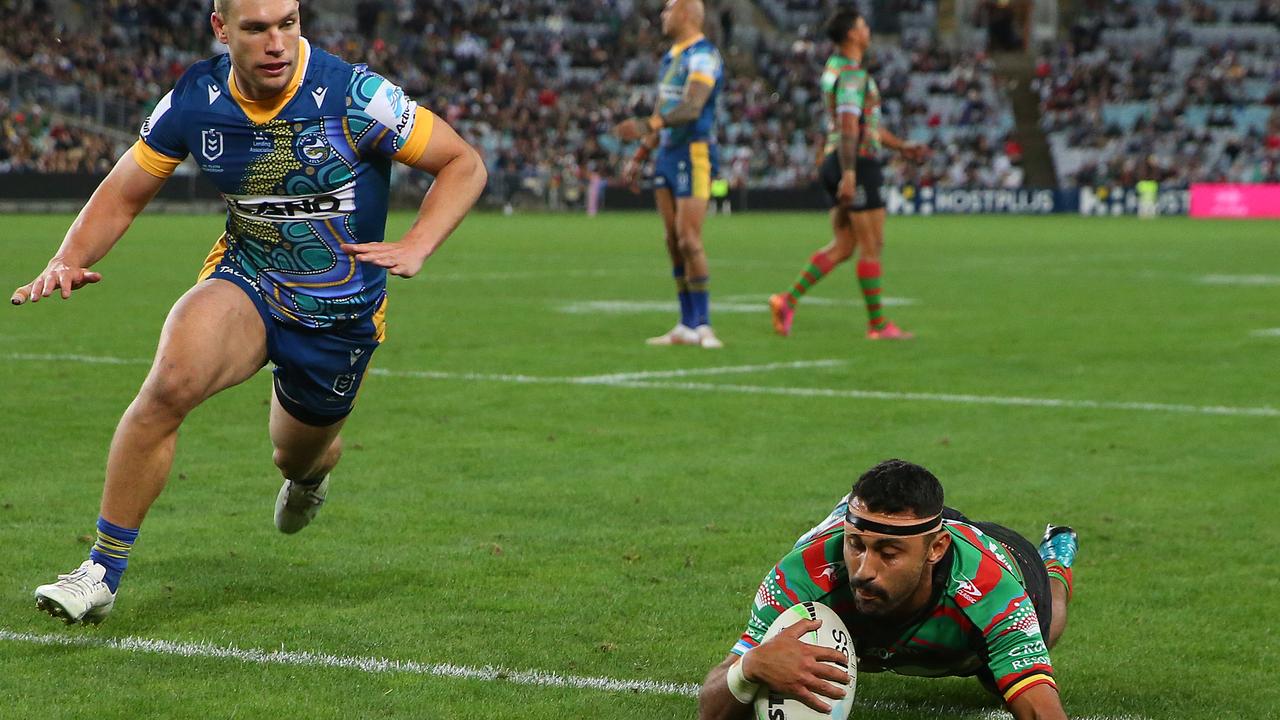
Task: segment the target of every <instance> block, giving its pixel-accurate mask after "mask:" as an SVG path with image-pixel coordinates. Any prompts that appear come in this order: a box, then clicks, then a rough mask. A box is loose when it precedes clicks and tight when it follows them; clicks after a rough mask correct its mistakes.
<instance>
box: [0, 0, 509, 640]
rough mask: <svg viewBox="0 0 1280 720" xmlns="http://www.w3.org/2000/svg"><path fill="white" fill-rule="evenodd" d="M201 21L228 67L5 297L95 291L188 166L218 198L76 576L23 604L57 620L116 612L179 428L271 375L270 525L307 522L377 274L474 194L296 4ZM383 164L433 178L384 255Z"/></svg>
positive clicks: (210, 77)
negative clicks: (134, 227) (323, 45)
mask: <svg viewBox="0 0 1280 720" xmlns="http://www.w3.org/2000/svg"><path fill="white" fill-rule="evenodd" d="M210 20H211V23H212V26H213V33H214V36H215V37H216V38H217V39H218V40H219V41H220V42H222V43H223V44H225V45H227V47H228V49H229V54H228V55H223V56H219V57H216V58H213V59H209V60H204V61H202V62H198V63H196V64H194V65H192V66H191V67H190V68H188V69H187V71H186V73H185V74H184V75H183V76H182V77H181V78H180V79H179V80H178V82H177V85H176V86H175V87H174V88H173V90H172V91H171V92H170V93H169V94H167V95H165V96H164V98H163V99H161V101H160V102H159V104H158V105H157V106H156V108H155V110H154V111H153V112H152V113H151V116H150V117H149V118H147V120H146V122H144V123H143V125H142V130H141V138H140V140H139V141H138V142H137V143H136V144H135V145H134V146H133V148H132V149H131V150H130V151H129V152H127V153H125V155H124V156H123V157H121V158H120V160H119V162H117V163H116V166H115V168H114V169H113V170H112V171H111V173H110V174H109V175H108V176H107V178H106V179H105V180H104V181H103V182H102V184H101V185H100V186H99V187H98V189H97V191H96V192H94V194H93V196H92V197H91V198H90V199H89V202H88V203H87V204H86V205H85V207H84V209H83V210H81V212H80V215H79V217H78V218H77V219H76V221H75V222H74V223H73V224H72V226H71V229H70V230H69V231H68V232H67V235H66V238H65V239H64V240H63V242H62V246H61V247H60V248H59V250H58V252H57V253H56V254H55V255H54V256H53V259H52V260H50V261H49V264H48V266H47V267H46V268H45V270H44V271H43V272H41V273H40V275H39V276H37V277H36V279H35V280H33V281H32V282H31V283H29V284H27V285H25V286H23V287H20V288H18V289H17V290H16V291H15V292H14V294H13V298H12V303H13V304H15V305H22V304H24V303H26V302H28V301H30V302H33V303H34V302H38V301H39V300H40V299H41V298H47V297H49V296H50V295H51V294H52V293H53V292H54V291H59V292H60V294H61V295H62V297H63V298H64V299H66V298H69V297H71V293H72V292H73V291H74V290H78V289H80V288H81V287H83V286H84V285H86V284H88V283H96V282H98V281H100V280H101V279H102V276H101V275H100V274H99V273H97V272H94V271H92V270H90V269H89V268H91V267H93V265H94V264H95V263H97V262H98V261H99V260H101V259H102V257H103V256H105V255H106V254H107V252H108V251H109V250H110V249H111V248H112V247H113V246H114V245H115V243H116V241H118V240H119V239H120V237H121V236H122V235H123V234H124V233H125V231H126V230H127V229H128V228H129V225H130V224H131V223H132V222H133V220H134V218H135V217H136V216H137V215H138V213H140V212H141V211H142V209H143V208H144V207H145V206H146V205H147V203H148V202H149V201H150V200H151V198H152V197H153V196H154V195H155V194H156V192H157V191H158V190H159V189H160V187H161V186H162V185H163V184H164V182H165V179H166V178H167V177H168V176H169V175H170V173H172V172H173V170H174V168H176V167H177V166H178V164H179V163H181V162H182V160H183V159H184V158H185V157H186V156H187V155H192V156H194V158H195V160H196V162H197V163H199V165H200V167H201V170H202V171H203V172H204V173H205V175H206V177H208V178H209V179H210V180H211V181H213V183H214V184H215V185H217V187H218V189H219V190H220V191H221V193H222V195H223V197H224V198H225V200H226V203H227V220H226V229H225V231H224V232H223V234H222V236H221V238H219V239H218V241H217V243H216V244H215V245H214V247H213V250H212V252H211V253H210V254H209V257H208V258H207V259H206V261H205V263H204V268H203V270H201V272H200V274H199V279H198V281H197V283H196V285H195V286H194V287H192V288H191V289H190V290H188V291H187V292H186V294H184V295H183V296H182V298H181V299H180V300H178V302H177V304H175V305H174V306H173V309H172V310H171V311H170V312H169V316H168V318H167V319H166V321H165V324H164V329H163V331H162V332H161V335H160V344H159V347H158V349H157V350H156V356H155V362H154V364H153V365H152V367H151V371H150V373H149V374H148V376H147V379H146V381H145V382H144V383H143V385H142V389H141V390H140V391H139V393H138V396H137V397H136V398H135V399H134V401H133V403H132V404H131V405H130V406H129V409H128V410H127V411H126V412H125V414H124V417H123V418H121V420H120V423H119V425H118V426H117V428H116V432H115V437H114V438H113V439H112V442H111V449H110V453H109V455H108V458H107V472H106V484H105V487H104V489H103V494H102V505H101V514H100V515H99V517H98V524H97V540H96V542H95V544H94V546H93V548H92V550H90V553H89V559H88V560H86V561H85V562H84V563H83V564H81V565H80V567H79V568H77V569H75V570H73V571H72V572H70V573H67V574H65V575H60V576H59V577H58V580H57V581H56V582H53V583H50V584H48V585H41V586H40V587H39V588H37V589H36V592H35V595H36V603H37V605H38V607H40V608H41V609H43V610H45V611H47V612H49V613H50V614H52V615H54V616H55V617H60V618H62V619H63V620H64V621H66V622H67V623H76V622H99V621H101V620H102V619H103V618H105V617H106V616H107V614H108V613H109V612H110V611H111V609H112V607H113V606H114V603H115V598H116V592H117V589H118V587H119V583H120V576H121V574H122V573H123V572H124V570H125V567H126V565H127V563H128V558H129V553H130V550H131V548H132V546H133V543H134V541H135V540H136V539H137V536H138V528H139V527H140V526H141V524H142V520H143V518H144V517H145V516H146V513H147V510H148V509H149V508H150V507H151V504H152V503H153V502H154V501H155V499H156V497H157V496H158V495H159V494H160V492H161V490H163V489H164V486H165V481H166V479H167V476H168V474H169V469H170V466H171V465H172V462H173V455H174V446H175V444H176V441H177V432H178V428H179V426H180V425H181V424H182V421H183V419H184V418H185V417H186V416H187V414H188V413H190V412H191V411H192V410H193V409H195V407H196V406H198V405H200V404H201V403H202V402H204V401H205V400H206V399H208V398H209V397H211V396H212V395H214V394H215V393H218V392H220V391H222V390H224V389H226V388H229V387H231V386H233V385H238V384H240V383H242V382H244V381H245V380H247V379H249V378H250V377H252V376H253V375H254V374H256V373H257V372H258V370H259V369H260V368H262V367H263V366H264V365H265V364H266V363H267V362H268V361H270V362H272V363H273V364H274V365H275V369H274V372H273V375H274V386H273V387H274V392H273V393H272V395H271V413H270V422H269V429H270V435H271V442H272V445H273V448H274V451H273V460H274V462H275V465H276V466H277V467H278V468H279V470H280V472H281V474H282V475H283V476H284V483H283V485H282V487H281V489H280V492H279V494H278V495H277V498H276V505H275V525H276V527H277V528H278V529H279V530H280V531H281V532H285V533H294V532H297V531H299V530H301V529H302V528H303V527H304V526H306V525H307V524H308V523H309V522H310V521H311V519H312V518H313V517H314V516H315V514H316V512H317V511H318V510H319V508H320V506H321V504H322V503H324V500H325V496H326V493H327V491H328V487H329V471H330V470H332V469H333V467H334V465H336V464H337V462H338V458H339V456H340V455H341V452H342V442H341V438H340V437H339V431H340V430H341V428H342V425H343V422H344V421H345V419H346V417H347V415H348V413H350V412H351V408H352V403H353V402H354V400H355V397H356V393H357V391H358V390H359V387H360V382H361V380H362V379H363V378H364V374H365V370H366V369H367V368H368V365H369V359H370V357H371V356H372V355H373V353H374V351H375V350H376V349H377V348H378V346H379V344H380V343H381V342H382V340H383V339H384V312H385V310H386V276H387V273H388V272H390V273H391V274H393V275H399V276H401V277H406V278H407V277H412V276H413V275H415V274H417V273H418V271H419V270H420V269H421V268H422V265H423V262H425V261H426V259H427V258H429V257H430V256H431V254H432V253H434V252H435V251H436V249H437V248H439V246H440V244H441V243H443V242H444V240H445V238H447V237H448V236H449V234H450V233H451V232H453V230H454V228H456V227H457V226H458V224H459V223H460V222H461V221H462V218H463V216H464V215H466V213H467V211H468V210H469V209H470V208H471V206H472V204H473V203H474V202H475V200H476V198H477V197H479V195H480V192H481V191H482V190H483V189H484V185H485V181H486V173H485V169H484V164H483V163H482V162H481V160H480V157H479V155H477V153H476V152H475V151H474V150H473V149H472V148H471V147H470V146H469V145H467V143H465V142H463V141H462V140H461V139H460V138H459V137H458V135H457V134H456V133H455V132H454V131H453V130H452V129H451V128H450V127H449V126H448V125H447V124H445V123H444V122H443V121H442V120H440V119H439V118H437V117H436V116H435V115H433V114H432V113H431V112H430V111H428V110H427V109H426V108H423V107H420V106H418V105H417V104H416V103H415V102H414V101H413V100H411V99H409V98H407V97H405V95H404V92H403V91H402V90H401V89H400V88H399V87H397V86H395V85H394V84H392V83H391V82H389V81H388V80H386V79H384V78H382V77H380V76H379V75H377V74H376V73H373V72H370V71H369V70H368V69H367V68H365V67H364V66H363V65H355V66H353V65H350V64H348V63H346V62H344V61H342V60H341V59H339V58H337V57H334V56H333V55H330V54H328V53H326V52H324V51H322V50H318V49H316V48H312V47H311V46H310V44H309V43H308V42H307V40H306V39H305V38H304V37H302V34H301V18H300V16H299V7H298V1H297V0H216V1H215V3H214V12H213V14H212V15H211V18H210ZM393 160H394V161H397V162H401V163H404V164H407V165H411V166H413V167H415V168H420V169H422V170H426V171H427V172H430V173H431V174H433V175H435V178H436V180H435V184H434V185H432V187H431V190H430V191H429V192H428V193H427V195H426V197H425V198H424V199H423V201H422V205H421V208H420V209H419V212H418V217H417V220H416V221H415V222H414V224H413V226H412V227H411V228H410V229H409V231H408V232H407V233H405V235H404V236H403V237H401V238H400V240H399V241H397V242H384V240H383V232H384V228H385V225H386V219H387V196H388V193H389V184H390V172H391V163H392V161H393Z"/></svg>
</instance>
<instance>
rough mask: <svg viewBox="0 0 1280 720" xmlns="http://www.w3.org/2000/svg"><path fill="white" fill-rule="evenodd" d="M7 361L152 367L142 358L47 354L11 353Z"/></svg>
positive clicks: (149, 362)
mask: <svg viewBox="0 0 1280 720" xmlns="http://www.w3.org/2000/svg"><path fill="white" fill-rule="evenodd" d="M4 357H5V359H6V360H26V361H30V362H82V363H93V364H97V365H150V364H151V361H150V360H144V359H142V358H118V357H107V356H101V355H69V354H47V353H9V354H8V355H5V356H4Z"/></svg>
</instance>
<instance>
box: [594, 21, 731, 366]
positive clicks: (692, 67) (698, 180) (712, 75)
mask: <svg viewBox="0 0 1280 720" xmlns="http://www.w3.org/2000/svg"><path fill="white" fill-rule="evenodd" d="M705 12H706V11H705V8H704V7H703V4H702V1H701V0H667V4H666V7H664V8H663V10H662V33H663V34H664V35H665V36H667V37H668V38H670V39H671V41H672V43H673V44H672V46H671V49H670V50H669V51H667V54H666V55H664V56H663V58H662V65H661V71H660V73H659V79H658V108H657V111H656V112H654V114H653V115H651V116H649V117H637V118H630V119H628V120H624V121H622V122H620V123H618V125H617V126H615V127H614V134H616V135H617V136H618V138H620V139H621V140H623V141H626V142H633V141H636V140H641V145H640V148H639V149H638V150H637V151H636V154H635V155H634V156H633V157H632V158H631V159H630V160H629V161H628V162H627V165H626V168H625V169H624V170H623V179H624V180H625V181H626V182H627V183H628V184H631V183H634V182H635V180H636V178H637V176H638V175H639V173H640V168H641V167H642V166H643V165H644V163H645V161H646V160H648V158H649V154H650V153H651V152H652V151H653V149H654V148H657V150H658V155H657V160H656V162H655V166H654V191H653V195H654V200H655V202H656V203H657V205H658V211H659V212H660V213H661V215H662V224H663V226H664V227H665V229H666V239H667V253H668V254H669V255H670V256H671V274H672V276H674V277H675V281H676V295H677V297H678V298H679V300H680V321H679V322H678V323H676V326H675V327H674V328H672V329H671V330H670V331H669V332H667V333H666V334H664V335H659V336H657V337H653V338H649V340H648V341H647V342H648V343H649V344H650V345H699V346H701V347H704V348H720V347H723V346H724V344H723V343H722V342H721V341H720V339H719V338H717V337H716V334H715V332H714V331H713V330H712V329H711V312H710V299H709V298H710V295H709V293H708V290H707V288H708V282H709V275H708V270H707V255H706V253H705V252H704V251H703V248H702V222H703V219H704V218H705V217H706V215H707V204H708V202H709V200H710V199H711V178H712V177H713V176H715V175H716V174H717V172H718V169H719V162H720V161H719V156H718V152H717V149H716V145H715V113H716V98H717V97H718V96H719V94H720V86H721V85H722V82H723V76H724V67H723V66H724V64H723V62H722V61H721V59H720V53H719V52H718V51H717V50H716V48H715V46H714V45H712V44H711V41H709V40H707V38H706V36H705V35H703V34H702V21H703V16H704V14H705Z"/></svg>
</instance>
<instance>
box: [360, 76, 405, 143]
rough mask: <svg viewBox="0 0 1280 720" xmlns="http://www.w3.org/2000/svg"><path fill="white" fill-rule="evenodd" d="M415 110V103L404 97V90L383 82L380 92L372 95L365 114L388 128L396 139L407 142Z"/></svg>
mask: <svg viewBox="0 0 1280 720" xmlns="http://www.w3.org/2000/svg"><path fill="white" fill-rule="evenodd" d="M417 108H418V105H417V103H415V102H414V101H413V100H410V99H409V98H406V97H405V96H404V90H401V89H400V88H399V87H396V86H395V85H393V84H391V83H389V82H384V83H383V84H382V90H381V91H380V92H378V93H376V94H375V95H374V97H373V100H371V101H370V102H369V107H367V108H365V112H367V113H369V117H371V118H373V119H374V120H377V121H378V122H380V123H382V124H383V125H384V126H386V127H388V128H390V129H391V131H392V132H394V133H395V134H396V136H397V137H399V138H400V139H402V140H407V139H408V138H409V136H410V135H412V134H413V126H414V118H415V117H416V111H417Z"/></svg>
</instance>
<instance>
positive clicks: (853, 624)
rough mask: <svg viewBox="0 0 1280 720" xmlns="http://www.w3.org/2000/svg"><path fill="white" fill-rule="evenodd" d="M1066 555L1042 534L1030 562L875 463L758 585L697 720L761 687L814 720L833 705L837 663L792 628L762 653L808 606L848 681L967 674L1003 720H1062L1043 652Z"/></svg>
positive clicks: (745, 700) (1068, 560)
mask: <svg viewBox="0 0 1280 720" xmlns="http://www.w3.org/2000/svg"><path fill="white" fill-rule="evenodd" d="M1077 549H1078V544H1077V541H1076V533H1075V531H1073V530H1072V529H1071V528H1069V527H1066V526H1054V525H1050V526H1049V527H1048V528H1047V529H1046V531H1045V535H1044V539H1043V540H1042V541H1041V543H1040V548H1039V551H1038V552H1037V550H1036V548H1034V547H1033V546H1032V545H1031V543H1030V542H1028V541H1027V540H1026V539H1024V538H1023V537H1022V536H1021V535H1019V534H1017V533H1016V532H1014V531H1012V530H1009V529H1008V528H1005V527H1002V526H1000V525H997V524H995V523H986V522H973V521H970V520H969V519H968V518H966V517H964V516H963V515H961V514H960V513H958V512H956V511H955V510H952V509H951V508H947V507H945V506H944V505H943V490H942V485H941V483H939V482H938V479H937V478H936V477H934V476H933V474H932V473H930V472H929V471H928V470H926V469H924V468H923V467H920V466H919V465H915V464H912V463H909V462H905V461H902V460H886V461H885V462H882V463H880V464H879V465H876V466H875V467H873V468H871V469H870V470H868V471H867V472H865V473H863V475H862V477H860V478H858V481H857V482H856V483H854V485H853V490H852V492H850V493H849V495H848V496H847V497H846V498H844V500H842V501H841V502H840V503H839V504H838V505H837V506H836V509H835V510H834V511H833V512H832V513H831V515H830V516H828V518H827V519H826V520H825V521H823V522H822V523H819V524H818V526H817V527H815V528H814V529H813V530H811V531H809V532H808V533H806V534H805V535H804V536H803V537H801V538H800V540H799V541H798V542H797V543H796V546H795V548H794V549H793V550H792V551H791V552H790V553H788V554H787V555H786V556H785V557H784V558H782V560H780V561H779V562H778V564H777V565H775V566H774V567H773V568H772V569H771V570H770V571H769V572H768V573H767V574H766V575H765V577H764V581H763V582H762V583H761V584H760V587H759V590H758V591H757V593H756V596H755V602H753V603H752V609H751V617H750V619H749V620H748V622H747V629H746V632H744V633H743V634H742V637H741V638H740V639H739V640H738V642H737V644H735V645H734V646H733V650H732V651H731V652H730V654H729V656H728V658H726V659H725V661H724V662H722V663H721V664H720V665H718V666H716V667H715V668H712V670H711V672H710V674H709V675H708V676H707V679H706V682H705V683H704V684H703V686H702V691H701V694H700V696H699V701H698V706H699V713H698V717H699V718H700V719H701V720H713V719H714V720H728V719H729V718H746V717H749V716H750V713H751V703H752V700H753V698H754V697H755V695H756V693H757V692H758V691H759V690H760V689H761V688H762V687H768V688H770V689H772V690H774V691H778V692H781V693H783V694H786V695H790V696H793V697H795V698H797V699H799V700H800V701H801V702H803V703H804V704H805V705H808V706H809V707H811V708H813V709H814V710H817V711H818V712H824V713H825V712H829V711H830V709H831V708H830V706H829V704H828V703H827V702H826V701H825V700H823V697H825V698H831V699H833V700H835V699H839V698H841V697H843V696H844V690H842V689H840V688H839V687H836V686H834V685H832V683H833V682H834V683H844V682H846V680H847V674H846V673H845V672H844V671H843V670H839V669H837V668H833V667H831V666H829V665H826V664H823V663H824V662H827V661H830V662H835V663H838V664H840V665H842V666H843V665H844V664H845V662H846V661H845V657H844V654H843V653H841V652H838V651H836V650H832V649H830V648H823V647H818V646H816V645H806V644H804V643H802V642H801V641H800V640H799V638H800V636H801V635H803V634H804V633H806V632H811V631H813V630H815V629H817V627H818V626H819V624H820V623H818V622H816V621H801V622H799V623H797V624H795V625H794V626H792V627H790V628H788V629H787V630H785V631H783V632H782V633H780V634H779V635H777V636H776V637H774V638H772V639H770V640H769V641H768V642H763V639H764V635H765V633H766V632H767V631H768V629H769V626H770V625H772V624H773V621H774V620H775V619H777V617H778V616H779V615H780V614H781V613H782V612H783V611H784V610H786V609H787V608H788V607H790V606H792V605H795V604H797V603H802V602H821V603H823V604H824V605H827V606H829V607H830V608H831V609H832V610H834V611H835V612H836V613H837V614H839V615H840V618H841V619H842V620H843V621H844V622H845V625H846V626H847V627H848V629H849V632H850V634H851V635H852V637H853V641H854V649H855V652H856V654H857V663H858V665H857V669H858V671H859V672H872V673H875V672H883V671H890V672H894V673H898V674H902V675H918V676H924V677H942V676H947V675H959V676H976V677H977V678H978V680H979V681H980V682H981V683H982V685H983V686H984V687H986V688H987V690H989V691H991V692H992V693H994V694H995V695H997V696H999V697H1000V698H1001V699H1002V700H1003V702H1004V704H1005V706H1006V707H1007V708H1008V710H1009V712H1010V713H1012V714H1013V717H1014V718H1015V719H1016V720H1030V719H1031V718H1043V719H1046V720H1058V719H1059V718H1066V714H1065V712H1064V711H1063V709H1062V703H1061V701H1060V699H1059V697H1058V687H1057V683H1056V682H1055V681H1054V678H1053V664H1052V662H1051V661H1050V659H1049V651H1050V649H1051V648H1052V647H1053V646H1054V644H1055V643H1057V641H1058V639H1059V638H1060V637H1061V636H1062V632H1063V630H1064V629H1065V628H1066V623H1067V605H1068V602H1069V601H1070V598H1071V583H1072V572H1071V565H1072V563H1073V561H1074V559H1075V556H1076V552H1077Z"/></svg>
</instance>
